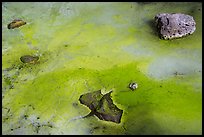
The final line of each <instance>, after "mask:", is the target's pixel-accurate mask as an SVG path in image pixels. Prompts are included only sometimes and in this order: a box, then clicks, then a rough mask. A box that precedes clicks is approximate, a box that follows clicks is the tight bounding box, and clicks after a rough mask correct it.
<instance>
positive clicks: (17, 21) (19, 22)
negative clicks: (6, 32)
mask: <svg viewBox="0 0 204 137" xmlns="http://www.w3.org/2000/svg"><path fill="white" fill-rule="evenodd" d="M25 24H26V22H25V21H23V20H21V19H15V20H13V21H12V22H11V23H9V24H8V26H7V28H8V29H14V28H19V27H20V26H23V25H25Z"/></svg>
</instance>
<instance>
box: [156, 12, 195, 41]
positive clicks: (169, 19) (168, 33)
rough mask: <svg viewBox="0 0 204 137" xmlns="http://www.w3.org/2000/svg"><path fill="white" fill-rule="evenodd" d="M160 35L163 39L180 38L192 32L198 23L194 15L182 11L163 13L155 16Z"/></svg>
mask: <svg viewBox="0 0 204 137" xmlns="http://www.w3.org/2000/svg"><path fill="white" fill-rule="evenodd" d="M155 22H156V26H157V29H158V32H159V35H160V37H161V38H163V39H173V38H180V37H183V36H186V35H190V34H192V33H193V32H194V31H195V30H196V27H195V25H196V23H195V21H194V19H193V17H192V16H190V15H186V14H181V13H172V14H169V13H161V14H157V15H156V16H155Z"/></svg>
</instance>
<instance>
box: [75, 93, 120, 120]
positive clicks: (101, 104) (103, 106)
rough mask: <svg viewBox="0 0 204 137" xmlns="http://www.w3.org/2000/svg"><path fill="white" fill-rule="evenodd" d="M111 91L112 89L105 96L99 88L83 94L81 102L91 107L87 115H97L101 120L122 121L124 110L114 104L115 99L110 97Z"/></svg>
mask: <svg viewBox="0 0 204 137" xmlns="http://www.w3.org/2000/svg"><path fill="white" fill-rule="evenodd" d="M111 93H112V91H111V92H109V93H107V94H105V95H104V96H103V95H102V94H101V91H100V90H99V91H95V92H92V93H87V94H83V95H81V96H80V98H79V101H80V103H82V104H84V105H86V106H88V107H89V108H90V109H91V112H90V113H89V114H88V115H87V116H92V115H96V116H97V117H98V118H99V119H100V120H105V121H112V122H115V123H120V120H121V116H122V113H123V110H121V109H119V108H118V107H117V106H116V105H114V104H113V100H112V99H111V98H110V94H111ZM87 116H85V117H87Z"/></svg>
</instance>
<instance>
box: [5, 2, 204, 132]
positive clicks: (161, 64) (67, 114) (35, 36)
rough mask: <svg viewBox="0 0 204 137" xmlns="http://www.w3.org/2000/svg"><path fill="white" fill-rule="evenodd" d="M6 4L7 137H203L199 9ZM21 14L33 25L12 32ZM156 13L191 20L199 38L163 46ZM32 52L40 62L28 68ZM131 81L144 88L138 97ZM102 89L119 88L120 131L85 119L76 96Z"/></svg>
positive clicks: (152, 5)
mask: <svg viewBox="0 0 204 137" xmlns="http://www.w3.org/2000/svg"><path fill="white" fill-rule="evenodd" d="M55 4H56V7H55ZM63 4H65V5H66V6H67V7H69V8H70V9H69V10H67V9H66V8H65V7H64V6H62V5H63ZM3 5H4V7H3V20H2V24H3V27H2V31H3V33H2V35H3V37H2V45H3V46H2V64H3V65H2V69H3V70H6V71H3V74H5V75H2V81H3V83H2V85H3V86H2V89H4V93H3V101H2V103H3V105H2V106H3V109H2V114H3V115H2V120H3V122H2V127H3V132H2V133H3V134H201V133H202V125H201V121H202V115H201V114H202V104H201V103H202V97H201V94H202V93H201V89H202V78H201V64H202V59H201V56H202V51H201V50H200V49H201V48H202V41H201V40H202V31H201V30H202V18H201V15H202V14H201V11H202V7H201V4H200V3H168V4H164V3H149V4H141V5H140V3H116V4H115V3H103V4H102V5H100V4H97V3H93V4H88V3H82V4H74V3H62V4H59V3H46V4H42V3H32V4H28V3H26V6H28V7H29V8H28V9H27V8H24V7H25V5H24V4H23V3H19V4H16V3H5V4H3ZM31 5H33V6H31ZM191 5H192V6H191ZM5 6H6V7H7V8H6V9H5ZM169 7H174V9H171V8H169ZM34 9H35V10H36V11H39V12H37V13H35V14H34V13H31V12H30V11H32V10H34ZM144 9H145V10H144ZM199 9H200V10H199ZM93 10H94V12H93ZM43 11H44V12H45V11H46V12H47V13H48V14H47V15H46V14H42V13H40V12H43ZM15 12H16V13H18V14H19V16H20V17H22V19H23V20H25V21H27V22H28V24H27V25H25V26H23V27H21V28H19V29H16V30H14V31H8V30H7V29H6V26H7V23H8V22H10V18H11V17H12V16H14V15H15V17H16V16H17V15H16V14H15ZM159 12H184V13H188V14H190V15H192V16H194V17H195V20H196V23H197V25H196V28H197V29H196V31H195V33H194V34H193V35H190V36H188V37H186V38H182V39H177V40H174V41H163V40H160V39H158V36H157V35H156V34H155V32H154V27H153V26H152V25H151V23H153V22H152V21H153V17H154V15H156V14H157V13H159ZM30 14H32V15H31V16H30ZM41 30H43V31H41ZM195 41H196V42H195ZM187 53H188V54H187ZM25 54H31V55H38V56H40V63H39V64H35V65H25V66H22V63H21V62H20V57H21V56H22V55H25ZM163 58H164V60H161V59H163ZM175 60H177V61H175ZM175 62H176V63H175ZM168 64H170V65H169V66H168ZM12 66H14V67H12ZM8 68H10V69H11V70H8ZM19 68H21V69H19ZM168 68H170V70H169V69H168ZM156 70H159V71H156ZM165 70H168V71H165ZM159 72H164V73H161V74H160V73H159ZM175 72H178V73H184V75H175V74H174V73H175ZM6 74H7V75H6ZM8 74H9V75H8ZM8 76H9V77H8ZM16 81H17V82H16ZM130 82H136V83H137V84H138V89H137V90H135V91H131V90H130V89H129V88H128V85H129V83H130ZM9 85H14V88H13V89H10V88H8V86H9ZM99 89H102V92H105V91H110V90H113V93H112V99H113V101H114V103H115V104H116V105H117V106H118V107H119V108H121V109H122V110H124V114H123V117H122V119H121V123H120V124H118V125H116V124H115V123H110V122H107V121H99V120H98V119H97V118H95V117H89V118H87V119H80V117H81V116H85V115H86V114H87V113H89V110H88V109H87V108H85V107H84V106H82V105H80V104H79V102H78V98H79V96H80V95H81V94H84V93H87V92H92V91H96V90H99ZM8 110H9V112H8ZM24 116H26V117H27V118H25V117H24ZM37 117H40V119H37ZM72 119H76V120H74V121H72ZM48 122H49V123H52V128H51V127H50V126H49V124H48ZM39 125H41V126H40V127H38V126H39ZM42 125H47V126H42ZM19 126H20V128H18V127H19ZM11 129H12V130H11Z"/></svg>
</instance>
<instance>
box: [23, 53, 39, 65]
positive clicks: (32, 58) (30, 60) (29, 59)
mask: <svg viewBox="0 0 204 137" xmlns="http://www.w3.org/2000/svg"><path fill="white" fill-rule="evenodd" d="M20 60H21V61H22V62H23V63H31V64H35V63H37V61H38V60H39V57H38V56H31V55H24V56H22V57H20Z"/></svg>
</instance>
